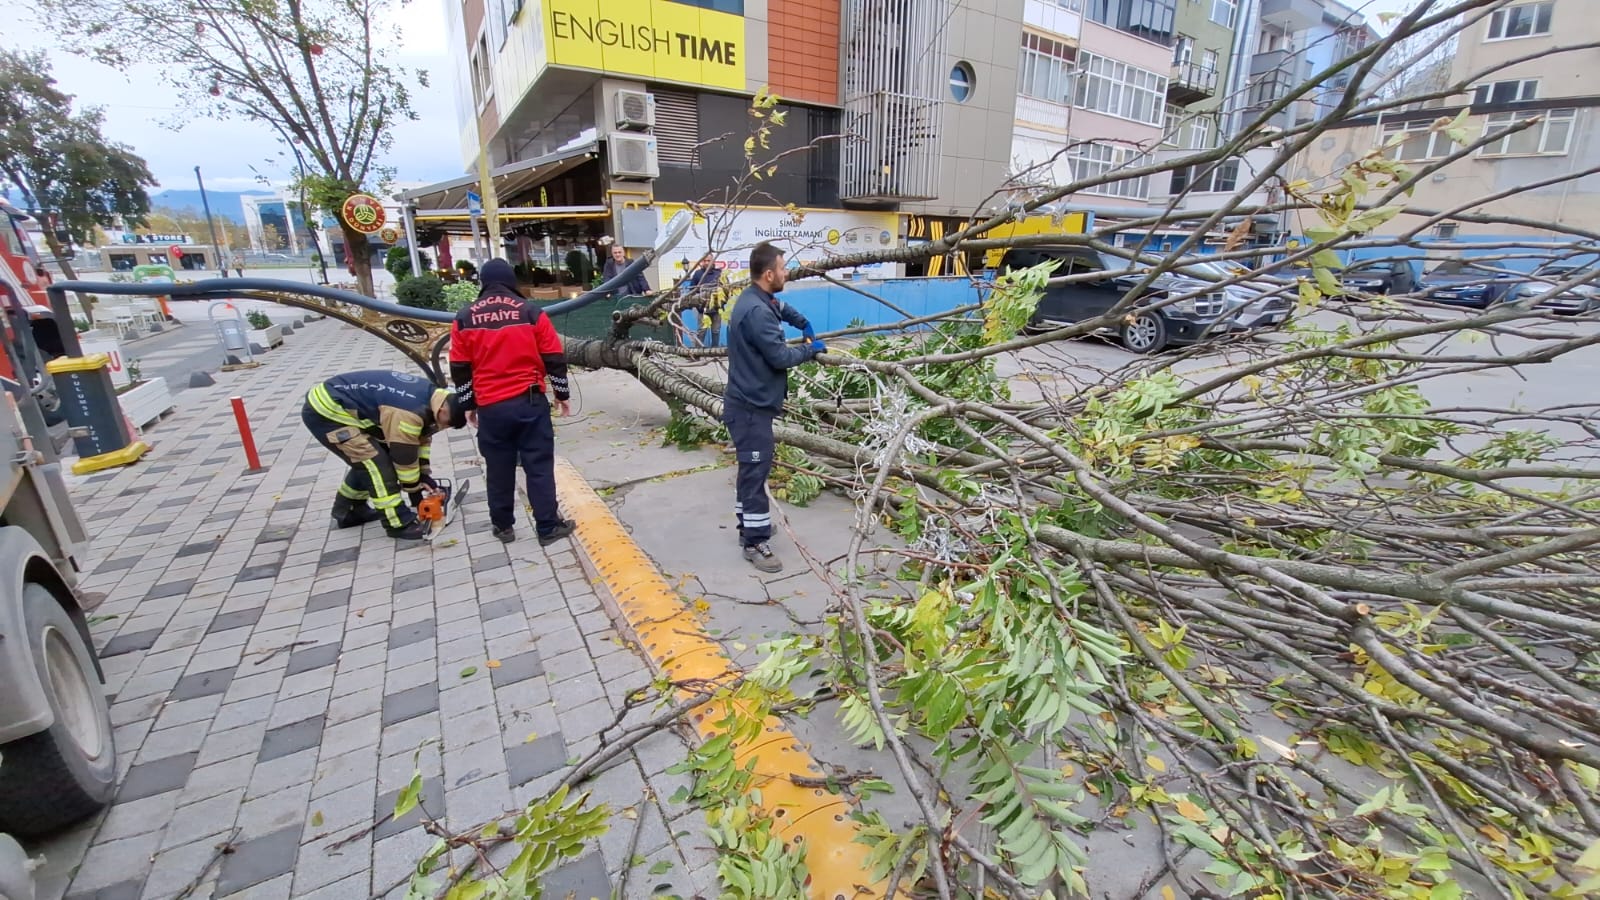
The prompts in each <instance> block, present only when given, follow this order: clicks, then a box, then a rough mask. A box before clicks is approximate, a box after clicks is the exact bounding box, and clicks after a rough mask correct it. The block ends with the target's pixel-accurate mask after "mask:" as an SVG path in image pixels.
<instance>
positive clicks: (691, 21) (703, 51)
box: [544, 0, 746, 91]
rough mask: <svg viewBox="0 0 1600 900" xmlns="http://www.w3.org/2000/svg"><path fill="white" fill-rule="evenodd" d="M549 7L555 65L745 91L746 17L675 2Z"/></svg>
mask: <svg viewBox="0 0 1600 900" xmlns="http://www.w3.org/2000/svg"><path fill="white" fill-rule="evenodd" d="M603 8H604V10H605V11H604V12H601V9H602V5H601V2H600V0H547V2H546V3H545V4H544V17H545V18H544V24H545V47H546V49H547V52H548V54H549V62H550V64H551V65H553V66H571V67H573V68H577V69H594V70H596V71H601V72H613V73H616V74H619V75H636V76H639V77H642V78H649V79H652V80H656V81H675V82H678V83H680V84H697V85H704V86H706V87H721V88H731V89H733V90H737V91H742V90H744V89H745V77H744V57H745V50H746V44H745V39H744V17H743V16H736V15H733V14H731V13H725V12H716V11H714V10H709V9H701V8H700V7H698V6H693V5H691V4H688V3H677V2H674V0H628V2H619V0H608V2H606V3H605V4H604V7H603Z"/></svg>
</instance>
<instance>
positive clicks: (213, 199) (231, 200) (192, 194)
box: [0, 189, 272, 225]
mask: <svg viewBox="0 0 1600 900" xmlns="http://www.w3.org/2000/svg"><path fill="white" fill-rule="evenodd" d="M252 194H253V195H256V196H271V195H272V192H271V191H213V190H209V189H207V191H206V199H207V200H208V201H210V203H211V214H212V215H213V216H216V217H217V218H220V219H227V220H228V221H230V222H232V223H234V224H235V225H243V224H244V201H243V200H241V199H239V198H241V197H244V196H247V195H252ZM0 196H4V197H5V198H6V199H7V200H9V201H11V202H12V203H14V204H17V205H18V206H21V205H22V195H21V194H19V193H17V192H16V191H15V190H13V189H4V190H0ZM150 208H151V209H162V208H166V209H171V210H176V211H178V212H183V211H184V210H186V209H187V210H191V211H192V212H193V213H194V214H195V215H197V216H199V215H204V214H205V208H204V207H203V206H202V205H201V203H200V192H199V191H198V190H193V191H161V192H160V193H157V194H151V195H150Z"/></svg>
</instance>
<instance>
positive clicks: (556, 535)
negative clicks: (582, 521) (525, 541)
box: [539, 519, 574, 547]
mask: <svg viewBox="0 0 1600 900" xmlns="http://www.w3.org/2000/svg"><path fill="white" fill-rule="evenodd" d="M573 528H574V526H573V524H572V520H571V519H562V520H561V524H560V525H557V526H556V527H554V528H552V529H550V530H549V531H548V532H545V533H543V534H540V535H539V546H541V547H548V546H550V545H551V544H554V543H555V542H556V541H559V540H561V539H563V538H565V537H567V536H568V535H570V534H572V529H573Z"/></svg>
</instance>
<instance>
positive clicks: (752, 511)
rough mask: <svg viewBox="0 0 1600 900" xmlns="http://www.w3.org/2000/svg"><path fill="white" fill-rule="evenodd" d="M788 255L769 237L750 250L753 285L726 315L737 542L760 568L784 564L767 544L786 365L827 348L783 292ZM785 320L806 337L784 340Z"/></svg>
mask: <svg viewBox="0 0 1600 900" xmlns="http://www.w3.org/2000/svg"><path fill="white" fill-rule="evenodd" d="M783 262H784V260H783V251H781V250H779V249H778V248H777V247H774V246H772V245H771V244H766V243H763V244H759V245H757V246H756V248H755V249H754V250H752V251H750V286H749V287H747V288H745V289H744V292H743V293H741V294H740V295H739V299H738V300H736V301H734V304H733V311H732V313H730V314H729V316H728V387H727V391H726V393H725V394H724V395H723V398H722V421H723V423H724V424H726V425H727V426H728V434H729V435H730V436H731V437H732V438H733V449H734V452H735V454H736V455H737V456H738V460H739V474H738V481H737V487H736V497H735V502H734V504H733V511H734V517H735V518H736V519H737V520H738V522H739V544H740V546H741V547H742V548H743V550H744V558H745V560H746V561H748V562H749V563H750V564H751V565H753V566H755V567H756V568H757V569H758V570H760V571H762V572H778V571H781V570H782V569H783V563H782V562H781V561H780V560H779V559H778V557H777V556H776V555H775V554H774V553H773V552H772V547H771V545H770V542H771V540H772V512H771V507H770V503H769V501H768V499H767V476H768V475H769V474H771V472H772V455H773V452H774V450H775V446H774V442H773V438H772V422H773V420H774V419H776V418H777V417H778V415H779V414H780V413H782V412H783V401H784V399H785V398H787V397H788V396H789V371H788V370H790V369H792V368H794V367H795V366H798V365H800V364H801V363H804V362H807V361H809V360H810V359H812V358H813V357H815V356H816V355H817V354H819V353H823V352H825V351H826V350H827V347H826V346H824V345H823V343H822V341H821V340H819V339H818V338H817V335H816V332H815V331H813V330H812V329H811V323H810V322H808V321H806V317H805V316H803V315H801V314H800V311H799V310H797V309H795V308H794V307H792V306H790V305H789V304H787V303H784V302H783V301H782V300H779V299H778V296H777V295H778V294H779V293H781V292H782V291H783V285H784V282H785V281H786V280H787V277H788V276H787V273H786V272H785V270H784V267H783ZM785 322H787V323H788V324H789V325H791V326H793V327H795V328H798V329H800V331H801V333H803V334H804V335H805V336H806V341H807V343H805V344H801V345H798V346H790V345H789V344H788V343H787V342H786V341H784V339H783V323H785Z"/></svg>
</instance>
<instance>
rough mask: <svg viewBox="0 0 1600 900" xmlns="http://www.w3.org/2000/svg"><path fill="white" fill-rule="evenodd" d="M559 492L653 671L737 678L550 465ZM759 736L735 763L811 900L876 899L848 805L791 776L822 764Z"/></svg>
mask: <svg viewBox="0 0 1600 900" xmlns="http://www.w3.org/2000/svg"><path fill="white" fill-rule="evenodd" d="M556 491H557V493H558V494H559V496H560V499H561V508H562V512H563V513H565V514H566V515H567V517H568V518H570V519H572V520H573V521H574V522H575V523H576V525H577V533H576V535H575V537H576V538H577V540H578V544H579V545H580V546H581V547H582V548H583V551H584V553H585V555H586V556H587V557H588V562H589V564H590V565H591V566H593V568H594V569H595V571H596V573H597V574H598V576H599V580H600V582H601V583H603V584H604V585H605V586H606V589H607V590H608V591H610V593H611V597H612V599H613V600H614V601H615V603H616V606H617V613H618V615H619V616H620V618H621V621H620V622H619V623H618V627H620V628H621V629H623V631H624V632H625V633H626V634H627V636H628V637H630V638H632V639H633V640H634V642H635V643H637V644H638V645H639V646H640V647H641V648H643V649H644V651H645V654H646V656H647V657H648V658H649V662H650V666H651V668H653V669H654V670H655V671H656V673H657V674H658V675H664V676H666V677H668V678H670V679H672V680H673V681H685V680H691V679H704V680H705V681H708V682H713V683H716V684H726V683H728V682H730V681H732V680H733V679H734V678H736V677H737V676H738V674H739V670H738V667H737V666H736V665H735V664H734V662H733V660H732V659H730V658H729V657H728V655H727V653H726V652H725V651H724V650H723V649H722V645H721V644H719V643H717V642H716V641H715V640H713V639H712V638H711V636H710V635H708V634H706V632H705V629H704V627H703V626H702V625H701V624H700V622H699V620H698V619H697V618H696V617H695V616H694V614H693V613H692V612H691V611H690V608H689V606H688V605H687V604H686V603H684V602H683V598H682V597H680V596H679V595H678V592H677V591H675V590H673V589H672V587H671V586H670V585H668V584H667V582H666V579H664V578H662V577H661V573H660V572H658V571H656V567H655V564H654V563H652V562H651V561H650V558H649V557H648V556H646V555H645V553H644V551H643V550H641V549H639V545H638V544H636V543H634V540H633V537H632V536H631V535H629V534H628V531H627V529H625V528H623V527H622V523H621V522H619V521H618V520H617V517H616V516H615V515H614V514H613V513H612V512H611V509H610V507H608V506H606V504H605V501H604V500H602V499H600V495H599V494H597V493H595V491H594V488H592V487H590V486H589V483H588V482H587V481H585V480H584V478H583V475H582V474H580V473H579V472H578V470H577V468H576V467H574V466H573V465H572V464H571V463H570V462H568V461H567V460H566V459H564V458H563V459H558V460H557V461H556ZM682 696H683V697H684V698H685V699H687V698H688V697H689V696H691V693H690V692H688V691H684V692H683V694H682ZM725 715H726V710H725V709H721V708H718V707H717V705H715V704H707V705H706V706H703V707H701V708H700V709H699V710H698V711H697V712H696V713H695V714H694V716H693V717H692V718H693V721H694V728H695V731H696V732H697V733H698V734H699V735H700V739H701V740H702V741H704V740H707V739H709V738H712V737H715V736H716V735H717V733H718V731H719V729H717V728H716V727H715V723H716V722H717V721H719V720H721V719H722V718H724V717H725ZM762 733H763V737H762V738H761V739H760V740H759V741H758V742H757V743H755V744H746V745H743V746H741V747H739V748H737V749H736V750H735V752H734V758H735V760H736V761H737V762H738V764H740V765H741V766H742V765H744V764H746V763H748V762H749V761H750V760H751V759H755V760H756V768H755V776H756V779H755V782H754V783H753V784H752V787H753V788H759V789H760V790H761V800H762V805H763V806H764V807H766V808H767V809H769V810H772V811H773V818H774V820H775V825H774V829H775V832H776V833H777V834H778V835H779V836H781V837H782V838H783V839H784V840H785V841H786V842H788V843H789V844H791V845H794V844H800V845H802V846H804V847H806V848H807V849H806V867H807V869H808V870H809V871H810V873H811V885H810V896H811V897H813V898H817V900H857V898H868V897H882V896H883V895H884V890H885V887H886V886H885V885H884V884H882V883H878V884H869V883H868V882H869V879H870V878H871V874H870V873H869V871H868V868H867V857H868V854H869V853H870V851H871V848H869V847H868V846H867V845H865V844H861V843H857V842H856V836H857V835H858V834H859V833H860V830H859V828H858V827H857V825H856V823H855V822H854V821H853V820H852V819H851V818H850V807H849V804H848V803H847V802H846V801H845V799H844V798H842V797H840V796H839V795H837V794H831V793H828V792H827V791H824V790H822V789H820V788H803V787H800V786H799V785H798V784H796V783H795V782H794V781H793V780H792V778H791V776H798V777H800V778H811V779H814V778H819V777H821V776H822V768H821V767H820V766H818V765H817V763H816V761H815V760H814V759H812V758H811V754H810V753H809V752H808V751H807V750H806V748H805V746H804V745H803V744H801V743H800V739H799V738H797V737H795V735H794V734H793V733H792V732H790V731H789V729H788V728H787V727H786V726H785V725H784V724H783V722H782V721H780V720H779V719H778V718H777V717H768V719H767V721H766V723H765V725H764V727H763V729H762Z"/></svg>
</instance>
